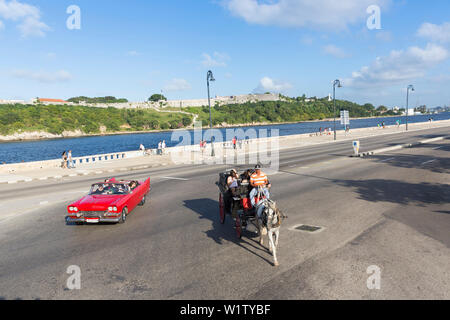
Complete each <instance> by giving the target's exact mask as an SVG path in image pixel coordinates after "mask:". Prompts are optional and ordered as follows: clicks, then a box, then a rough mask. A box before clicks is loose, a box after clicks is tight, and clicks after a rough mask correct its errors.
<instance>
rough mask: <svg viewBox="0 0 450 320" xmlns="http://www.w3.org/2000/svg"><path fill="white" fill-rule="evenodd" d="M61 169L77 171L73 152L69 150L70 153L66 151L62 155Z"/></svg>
mask: <svg viewBox="0 0 450 320" xmlns="http://www.w3.org/2000/svg"><path fill="white" fill-rule="evenodd" d="M61 168H63V169H75V163H74V161H73V158H72V150H69V151H68V152H67V151H65V150H64V152H63V153H62V163H61Z"/></svg>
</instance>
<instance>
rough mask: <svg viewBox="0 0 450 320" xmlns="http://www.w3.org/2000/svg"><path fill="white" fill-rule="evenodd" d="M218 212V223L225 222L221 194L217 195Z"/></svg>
mask: <svg viewBox="0 0 450 320" xmlns="http://www.w3.org/2000/svg"><path fill="white" fill-rule="evenodd" d="M219 212H220V223H221V224H224V223H225V203H224V201H223V195H222V194H220V196H219Z"/></svg>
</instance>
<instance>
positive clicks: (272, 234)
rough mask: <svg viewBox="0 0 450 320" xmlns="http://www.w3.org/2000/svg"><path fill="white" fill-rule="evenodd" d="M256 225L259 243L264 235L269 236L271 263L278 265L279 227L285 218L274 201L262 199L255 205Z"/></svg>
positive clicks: (262, 240)
mask: <svg viewBox="0 0 450 320" xmlns="http://www.w3.org/2000/svg"><path fill="white" fill-rule="evenodd" d="M256 210H257V219H256V221H257V225H258V229H259V237H260V238H259V243H260V244H261V245H264V236H265V235H268V236H269V251H270V253H271V254H272V255H273V260H274V262H273V264H274V266H275V267H278V266H279V265H280V264H279V263H278V259H277V248H278V241H279V240H280V227H281V222H282V219H283V218H285V217H284V216H283V214H282V213H281V211H280V210H278V208H277V205H276V203H275V202H274V201H271V200H267V199H263V200H261V201H260V202H259V203H258V205H257V207H256Z"/></svg>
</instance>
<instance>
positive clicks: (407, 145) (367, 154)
mask: <svg viewBox="0 0 450 320" xmlns="http://www.w3.org/2000/svg"><path fill="white" fill-rule="evenodd" d="M445 138H446V137H438V138H433V139H428V140H422V141H419V142H416V143H407V144H401V145H397V146H393V147H389V148H382V149H377V150H373V151H368V152H362V153H360V154H359V155H358V156H353V157H360V158H364V157H367V156H373V155H375V154H380V153H386V152H390V151H397V150H401V149H407V148H414V147H418V146H421V145H423V144H427V143H431V142H436V141H442V140H444V139H445Z"/></svg>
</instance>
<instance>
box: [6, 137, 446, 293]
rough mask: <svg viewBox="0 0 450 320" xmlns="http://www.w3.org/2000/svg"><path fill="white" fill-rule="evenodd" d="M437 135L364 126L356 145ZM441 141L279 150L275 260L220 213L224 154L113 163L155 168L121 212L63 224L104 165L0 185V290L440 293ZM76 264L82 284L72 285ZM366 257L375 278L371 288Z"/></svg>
mask: <svg viewBox="0 0 450 320" xmlns="http://www.w3.org/2000/svg"><path fill="white" fill-rule="evenodd" d="M442 135H448V129H438V130H428V131H420V132H415V133H409V134H402V135H389V136H381V137H377V138H369V139H362V140H361V143H362V149H363V150H362V151H369V150H371V149H378V148H380V147H384V146H389V145H393V144H399V143H402V144H403V143H412V142H417V141H419V140H423V139H427V138H433V137H436V136H442ZM449 152H450V140H448V139H446V140H444V141H441V142H436V143H433V144H430V145H423V146H421V147H417V148H413V149H404V150H400V151H397V152H392V153H389V154H383V155H378V156H374V157H371V158H367V159H359V158H350V157H348V156H349V155H350V154H351V153H352V150H351V145H350V143H349V142H345V143H334V144H327V145H320V146H314V147H307V148H301V149H292V150H285V151H282V152H281V153H280V170H279V172H278V173H276V174H273V175H271V177H270V178H271V182H272V184H273V189H272V198H273V199H275V200H276V201H277V203H278V205H279V207H280V208H281V209H282V210H283V211H284V212H285V213H287V214H288V215H289V219H288V220H286V221H285V223H284V225H283V227H282V231H281V240H280V250H279V260H280V263H281V266H280V267H278V268H276V267H274V266H273V265H272V259H271V256H270V254H269V253H268V250H267V249H266V248H263V247H260V246H259V244H258V243H257V242H256V235H255V233H253V232H251V230H250V231H249V232H247V233H245V235H244V238H243V239H242V240H238V239H237V238H236V235H235V231H234V230H233V227H232V224H231V222H230V220H228V222H227V223H226V224H225V225H221V224H220V223H219V217H218V202H217V200H218V189H217V187H216V186H215V182H216V181H217V175H218V172H219V171H220V170H222V169H225V168H229V167H230V166H229V165H223V166H214V165H209V166H180V167H174V168H165V169H157V170H147V171H136V172H134V173H127V174H126V175H124V176H119V178H122V177H124V178H127V177H128V178H134V179H143V178H145V177H148V176H150V177H151V178H152V188H153V190H152V193H151V195H150V201H148V202H147V204H146V205H145V206H144V207H142V208H138V209H136V211H134V212H133V213H132V214H131V215H130V217H129V218H128V220H127V222H126V224H124V225H88V226H66V225H65V223H64V215H65V207H66V205H67V204H68V203H70V202H71V201H73V200H76V199H77V198H79V197H80V196H82V195H83V194H85V193H86V192H87V190H88V189H89V185H90V184H91V183H93V182H96V181H98V180H101V179H102V178H105V177H78V178H71V179H64V180H61V181H46V182H42V183H34V182H33V183H30V184H21V185H13V186H0V209H1V213H0V299H246V298H255V299H272V298H275V299H347V298H356V299H378V298H381V299H405V298H412V299H449V298H450V271H449V270H450V268H449V267H450V250H449V246H450V235H449V233H448V230H449V229H450V205H449V199H450V187H449V185H450V176H449V173H450V157H449V155H450V153H449ZM244 167H245V166H242V167H241V168H244ZM300 224H310V225H314V226H321V227H323V228H324V229H323V231H322V232H319V233H317V234H309V233H303V232H300V231H296V230H295V227H296V226H298V225H300ZM71 265H76V266H79V267H80V268H81V285H82V288H81V290H68V289H67V285H66V281H67V279H68V278H69V274H67V272H66V271H67V268H68V267H69V266H71ZM372 265H376V266H378V267H379V268H380V269H381V289H380V290H369V289H368V288H367V278H368V277H369V274H367V268H368V267H369V266H372Z"/></svg>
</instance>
